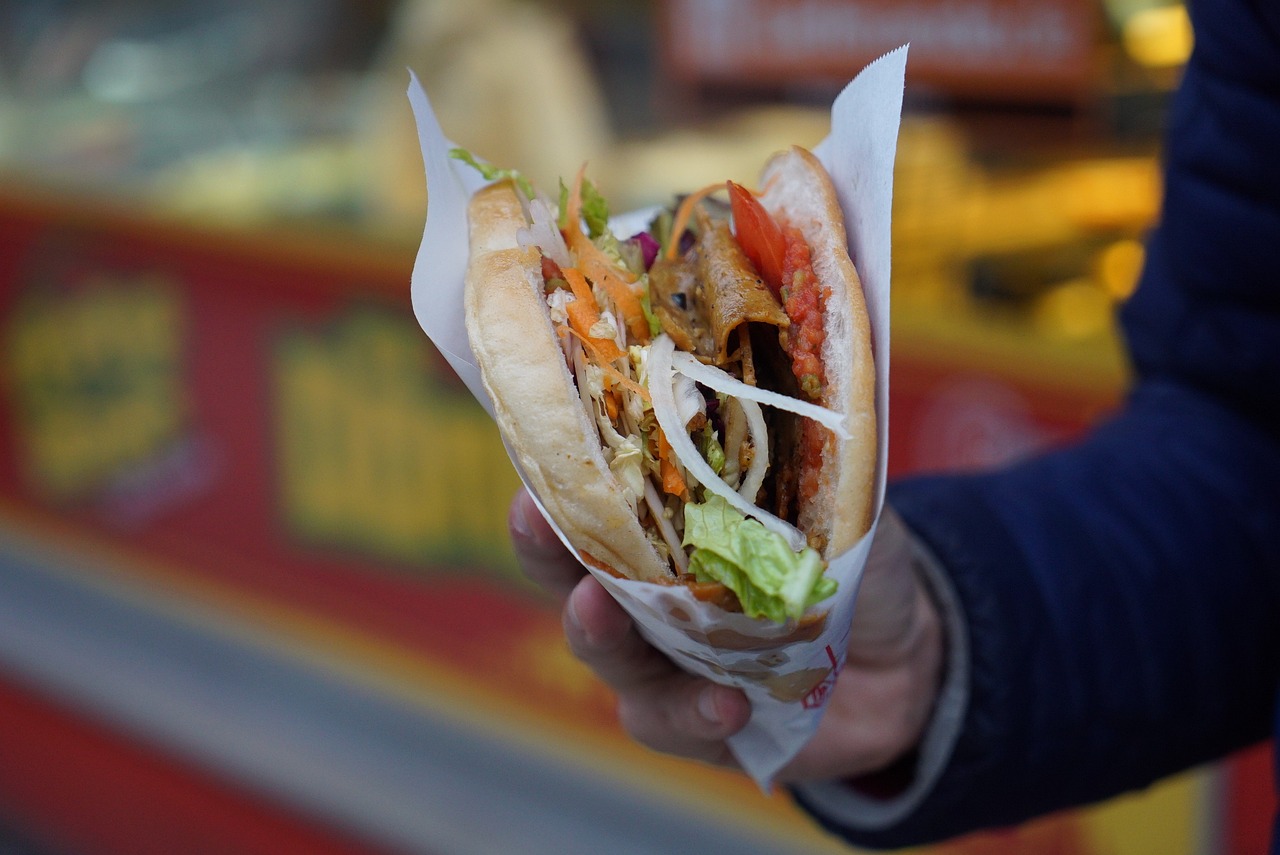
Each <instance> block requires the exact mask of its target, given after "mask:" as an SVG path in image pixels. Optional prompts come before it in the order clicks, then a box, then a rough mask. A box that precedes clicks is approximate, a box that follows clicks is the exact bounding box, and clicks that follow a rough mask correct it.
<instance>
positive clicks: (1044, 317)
mask: <svg viewBox="0 0 1280 855" xmlns="http://www.w3.org/2000/svg"><path fill="white" fill-rule="evenodd" d="M1111 307H1112V303H1111V300H1110V299H1109V298H1108V296H1107V294H1106V292H1104V291H1103V290H1102V289H1101V288H1099V287H1098V286H1097V284H1096V283H1094V282H1093V281H1091V280H1089V279H1072V280H1070V281H1067V282H1063V283H1062V284H1061V285H1058V286H1056V287H1055V288H1053V289H1052V290H1050V291H1049V292H1048V293H1046V294H1045V295H1044V296H1042V297H1040V298H1039V299H1038V300H1037V301H1036V305H1035V308H1034V310H1033V313H1032V321H1033V323H1034V324H1035V328H1036V330H1037V331H1038V332H1040V333H1041V334H1042V335H1046V336H1050V337H1052V338H1068V339H1080V338H1089V337H1090V336H1094V335H1098V334H1100V333H1102V332H1104V331H1106V330H1107V329H1108V328H1109V326H1110V324H1111Z"/></svg>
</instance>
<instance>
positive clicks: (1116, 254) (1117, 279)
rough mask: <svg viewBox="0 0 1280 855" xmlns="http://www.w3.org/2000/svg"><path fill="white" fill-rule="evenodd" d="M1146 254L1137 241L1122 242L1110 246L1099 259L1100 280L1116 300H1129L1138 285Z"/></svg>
mask: <svg viewBox="0 0 1280 855" xmlns="http://www.w3.org/2000/svg"><path fill="white" fill-rule="evenodd" d="M1145 257H1146V253H1145V251H1144V249H1143V247H1142V244H1141V243H1139V242H1138V241H1136V240H1120V241H1116V242H1115V243H1113V244H1111V245H1110V246H1108V247H1107V248H1106V249H1104V250H1103V251H1102V254H1101V255H1100V256H1099V258H1098V278H1099V280H1101V282H1102V286H1103V288H1105V289H1106V292H1107V293H1108V294H1110V295H1111V297H1112V299H1114V300H1117V301H1119V300H1125V299H1128V297H1129V295H1130V294H1132V293H1133V289H1134V288H1136V287H1137V285H1138V275H1139V274H1140V273H1141V272H1142V262H1143V259H1144V258H1145Z"/></svg>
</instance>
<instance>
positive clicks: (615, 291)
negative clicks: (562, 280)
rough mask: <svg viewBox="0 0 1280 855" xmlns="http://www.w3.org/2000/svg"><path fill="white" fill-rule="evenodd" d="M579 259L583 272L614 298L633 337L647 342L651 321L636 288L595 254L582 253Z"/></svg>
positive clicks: (639, 341)
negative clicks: (584, 255) (584, 256)
mask: <svg viewBox="0 0 1280 855" xmlns="http://www.w3.org/2000/svg"><path fill="white" fill-rule="evenodd" d="M593 248H594V247H593ZM579 261H580V263H582V269H583V272H584V273H586V274H587V275H588V276H590V277H591V279H592V281H593V282H598V283H600V284H601V285H602V286H604V289H605V291H606V292H607V293H608V294H609V297H610V298H612V299H613V303H614V305H615V306H617V307H618V312H619V313H620V314H621V315H622V319H623V322H624V323H625V324H626V325H627V332H628V333H629V334H630V335H631V338H632V339H633V340H635V341H636V342H637V343H639V344H647V343H648V341H649V338H650V334H649V321H648V319H647V318H646V317H645V316H644V308H643V307H642V306H641V305H640V297H639V296H638V295H637V294H636V291H635V289H634V288H633V287H632V286H631V285H628V284H627V283H626V282H624V281H623V280H622V279H620V278H619V277H618V276H617V275H616V274H615V272H614V271H615V270H616V268H614V267H613V266H612V265H609V264H607V263H605V262H602V261H601V260H600V259H598V258H595V257H594V256H588V257H587V258H585V259H583V258H582V256H581V255H580V256H579Z"/></svg>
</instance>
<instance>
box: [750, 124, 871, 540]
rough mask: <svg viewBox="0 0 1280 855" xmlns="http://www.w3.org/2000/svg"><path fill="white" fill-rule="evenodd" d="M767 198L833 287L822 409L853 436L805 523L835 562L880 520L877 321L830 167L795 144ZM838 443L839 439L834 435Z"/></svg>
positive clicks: (838, 448)
mask: <svg viewBox="0 0 1280 855" xmlns="http://www.w3.org/2000/svg"><path fill="white" fill-rule="evenodd" d="M761 185H762V186H763V187H764V193H763V195H762V196H761V197H760V201H761V202H762V203H763V204H764V206H765V208H767V209H768V210H769V213H771V214H773V215H774V217H776V218H777V219H778V220H779V221H781V222H785V223H789V224H790V225H792V226H795V227H796V228H798V229H800V231H801V232H802V233H803V234H804V238H805V241H806V242H807V243H808V244H809V249H810V251H811V252H812V254H813V267H814V272H815V273H816V274H817V275H818V280H819V281H820V282H821V283H822V284H823V285H824V286H826V287H827V288H829V289H830V294H829V296H828V298H827V303H826V311H825V316H824V318H823V323H824V327H825V329H826V334H827V337H826V340H825V341H824V342H823V346H822V363H823V365H824V366H826V371H827V388H826V390H825V398H824V401H823V404H824V405H825V406H826V407H828V408H829V409H832V410H836V411H838V412H842V413H848V414H849V420H848V425H847V426H848V430H849V434H850V439H848V440H844V441H842V442H832V443H829V444H828V448H827V450H826V453H825V455H824V459H823V465H822V476H821V481H820V487H819V490H818V497H817V500H816V501H815V502H814V503H813V504H811V505H809V506H807V507H805V508H802V509H801V514H800V519H799V526H800V530H801V531H804V532H806V533H810V532H817V533H818V534H819V535H821V536H822V539H823V540H824V541H825V543H826V548H825V550H824V555H823V557H824V558H827V559H830V558H831V557H832V556H835V555H839V554H840V553H841V552H844V551H845V550H847V549H849V548H850V547H852V546H853V545H854V544H855V543H857V542H858V539H859V538H861V537H862V535H864V534H866V533H867V530H868V529H870V528H871V522H872V518H873V517H874V515H875V480H876V372H875V366H874V364H873V362H872V356H871V321H870V319H869V317H868V315H867V304H866V301H865V300H864V299H863V294H862V283H861V281H860V280H859V279H858V271H857V270H855V269H854V266H853V261H852V259H850V258H849V250H848V245H847V243H846V237H845V223H844V214H843V212H842V211H841V210H840V202H839V200H838V199H837V198H836V191H835V187H833V186H832V184H831V181H830V179H829V178H828V177H827V173H826V170H825V169H824V168H823V166H822V164H821V163H819V162H818V159H817V158H816V157H814V156H813V155H812V154H811V153H810V152H808V151H806V150H805V149H802V148H800V147H798V146H793V147H792V148H790V149H787V150H786V151H784V152H780V153H779V154H776V155H774V156H773V157H772V158H770V159H769V161H768V162H767V163H766V164H765V167H764V171H763V173H762V179H761ZM833 439H834V437H833Z"/></svg>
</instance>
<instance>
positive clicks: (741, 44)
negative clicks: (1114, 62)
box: [662, 0, 1099, 101]
mask: <svg viewBox="0 0 1280 855" xmlns="http://www.w3.org/2000/svg"><path fill="white" fill-rule="evenodd" d="M662 42H663V47H664V59H665V62H666V65H667V67H668V69H669V71H670V72H671V74H672V76H673V77H674V78H675V79H676V80H678V81H680V82H684V83H690V84H733V85H748V86H754V85H765V86H770V87H778V86H784V85H789V84H812V83H821V82H831V81H836V82H842V81H844V80H847V79H849V78H850V77H852V76H853V75H854V74H856V73H857V72H858V71H859V70H860V69H861V68H862V67H863V66H864V65H866V64H867V63H868V62H870V61H871V60H873V59H875V58H876V57H878V56H880V55H881V54H884V53H885V52H886V51H889V50H892V49H894V48H896V47H898V46H899V45H903V44H907V43H910V45H911V57H910V60H909V61H908V64H907V77H908V83H914V84H919V85H922V86H928V87H934V88H936V89H938V90H939V91H945V92H948V93H950V94H954V95H960V96H964V97H978V98H999V99H1015V100H1019V101H1066V100H1078V99H1080V98H1081V97H1083V96H1084V95H1085V94H1086V93H1087V92H1088V90H1089V87H1090V85H1091V83H1092V82H1093V80H1094V71H1095V67H1096V60H1097V56H1098V45H1099V41H1098V14H1097V8H1096V3H1094V2H1091V0H665V2H664V3H663V4H662Z"/></svg>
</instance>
